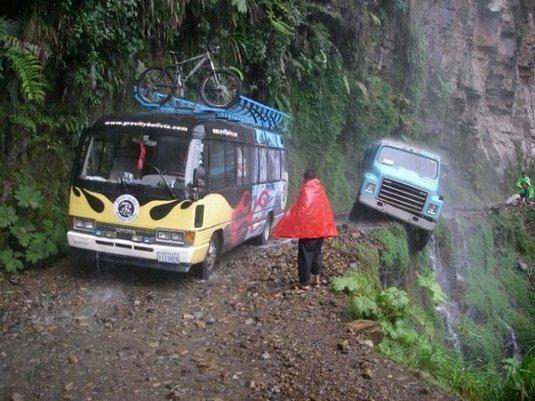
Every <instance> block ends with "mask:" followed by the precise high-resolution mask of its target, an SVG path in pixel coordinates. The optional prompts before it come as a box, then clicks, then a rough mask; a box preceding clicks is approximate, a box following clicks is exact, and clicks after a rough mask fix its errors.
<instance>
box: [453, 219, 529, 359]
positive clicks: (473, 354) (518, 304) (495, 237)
mask: <svg viewBox="0 0 535 401" xmlns="http://www.w3.org/2000/svg"><path fill="white" fill-rule="evenodd" d="M529 227H533V211H531V210H528V211H525V212H514V213H513V212H509V211H502V212H500V213H497V214H494V215H492V216H491V217H490V218H489V219H488V220H487V221H483V222H480V223H479V224H478V225H476V226H475V227H473V228H472V232H471V234H470V241H469V248H470V268H469V270H468V273H467V276H466V282H467V289H466V293H465V295H464V297H463V304H464V307H465V308H466V309H470V310H471V313H470V317H468V316H466V317H465V318H464V319H463V321H462V322H461V325H460V327H461V331H460V333H461V337H462V342H463V344H464V347H465V353H466V355H467V356H468V357H469V358H471V359H472V360H478V361H479V363H482V364H487V363H491V364H494V365H495V366H496V365H498V364H499V363H500V361H501V355H503V338H504V336H506V335H507V330H508V327H507V325H509V326H510V327H512V328H513V329H514V330H515V332H516V333H517V341H518V343H519V345H520V347H521V348H522V349H523V350H528V349H530V348H532V347H533V346H535V295H534V294H533V287H532V285H531V284H530V282H529V274H533V273H532V272H531V273H530V272H529V271H527V272H521V271H520V270H519V269H518V267H517V263H518V260H525V261H526V263H527V265H528V266H531V267H528V269H533V256H534V252H533V247H534V246H535V237H534V236H533V235H532V231H531V232H530V229H529Z"/></svg>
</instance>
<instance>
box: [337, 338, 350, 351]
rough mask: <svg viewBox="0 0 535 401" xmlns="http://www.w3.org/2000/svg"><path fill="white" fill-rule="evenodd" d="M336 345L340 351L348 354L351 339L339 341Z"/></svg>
mask: <svg viewBox="0 0 535 401" xmlns="http://www.w3.org/2000/svg"><path fill="white" fill-rule="evenodd" d="M336 346H337V348H338V351H340V352H341V353H342V354H347V353H348V352H349V341H347V340H344V341H340V342H338V344H336Z"/></svg>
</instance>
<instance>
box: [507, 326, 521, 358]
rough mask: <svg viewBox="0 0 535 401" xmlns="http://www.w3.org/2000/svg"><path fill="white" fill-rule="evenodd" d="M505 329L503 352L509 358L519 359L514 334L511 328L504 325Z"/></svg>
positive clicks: (518, 348)
mask: <svg viewBox="0 0 535 401" xmlns="http://www.w3.org/2000/svg"><path fill="white" fill-rule="evenodd" d="M505 327H506V328H507V335H506V336H505V351H506V353H507V356H508V357H510V358H519V357H520V355H521V354H520V347H519V346H518V343H517V342H516V333H515V331H514V330H513V328H512V327H511V326H509V325H508V324H507V323H505Z"/></svg>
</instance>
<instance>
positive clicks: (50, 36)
mask: <svg viewBox="0 0 535 401" xmlns="http://www.w3.org/2000/svg"><path fill="white" fill-rule="evenodd" d="M407 11H408V5H407V2H406V1H404V0H396V1H395V2H391V1H377V2H372V3H370V4H369V5H361V6H359V7H356V8H355V9H354V12H353V13H352V16H351V18H350V19H347V18H346V16H345V15H343V13H342V11H341V9H340V8H337V6H325V5H322V4H320V3H316V2H311V1H305V0H291V1H284V2H283V1H279V0H232V1H228V2H220V1H213V0H199V1H195V2H192V1H187V0H181V1H171V2H170V1H164V0H149V1H141V0H106V1H97V0H90V1H85V2H83V3H77V2H74V3H73V2H72V1H70V0H59V1H54V2H41V1H37V0H32V1H29V2H27V3H26V4H25V7H18V6H17V4H16V2H15V1H14V0H8V1H7V2H4V3H2V6H0V88H1V89H2V93H4V94H5V96H4V97H3V98H2V100H0V151H1V152H0V153H1V155H0V156H1V157H0V181H1V182H2V190H0V204H1V205H2V207H3V208H4V209H2V212H1V213H4V214H6V213H9V214H10V215H12V214H13V213H12V212H11V209H8V208H10V207H11V208H14V207H16V208H17V210H15V214H16V215H17V217H18V219H19V220H18V222H12V223H10V224H8V225H6V226H5V227H3V228H2V229H1V230H2V232H1V234H0V248H1V249H4V250H5V251H4V252H3V254H2V255H3V257H2V259H0V270H10V271H12V270H13V269H14V266H16V267H17V269H18V268H21V267H22V266H24V265H28V264H30V265H31V264H33V263H41V262H43V261H45V260H46V258H47V255H48V256H51V255H52V254H54V253H56V252H57V251H60V250H61V249H62V246H61V244H62V243H63V241H59V242H57V241H56V240H55V239H53V240H52V239H51V238H52V237H53V236H51V235H49V234H48V233H47V232H46V228H45V226H46V225H48V223H46V224H45V222H46V221H50V222H52V224H53V225H54V226H58V227H59V226H61V227H64V222H65V221H66V219H65V217H66V216H65V209H66V203H67V199H66V194H67V193H68V191H66V189H67V186H68V184H67V183H68V174H69V170H70V163H71V161H72V154H73V149H74V146H75V144H76V142H77V140H78V137H79V135H80V133H81V130H82V129H83V127H85V126H87V125H88V124H90V123H91V122H92V121H93V120H94V119H95V118H96V117H97V116H99V115H102V114H105V113H109V112H113V111H128V110H131V109H133V108H134V105H133V102H132V101H131V100H130V88H131V85H132V83H133V82H134V80H135V78H136V74H137V73H139V71H140V70H142V69H143V68H144V66H146V65H150V64H160V63H162V64H164V63H166V62H168V61H169V60H167V59H166V57H167V55H166V51H167V50H170V49H177V50H181V51H184V52H185V53H186V54H194V53H196V52H197V51H198V48H199V45H201V44H205V43H206V42H207V40H210V41H211V42H217V43H219V44H220V45H221V49H222V51H221V54H220V55H218V62H219V63H220V64H222V65H231V66H235V68H237V69H238V70H239V71H240V72H242V73H243V76H244V80H245V82H244V87H245V91H246V92H247V93H248V94H250V95H251V96H253V97H254V98H256V99H259V100H261V101H265V102H267V103H269V104H273V105H275V106H277V107H279V108H281V109H283V110H285V111H287V112H289V113H290V114H292V117H293V123H294V124H293V129H292V132H291V136H290V137H289V138H288V140H287V143H288V147H289V149H290V160H289V168H290V182H291V187H290V190H291V194H290V197H291V196H292V195H293V194H295V192H296V189H297V186H298V185H299V183H300V181H301V179H300V176H301V174H302V172H303V170H304V169H305V168H307V167H309V166H310V167H315V168H316V169H317V170H318V172H319V174H320V177H321V179H322V180H323V182H324V183H325V186H326V188H327V190H328V192H329V195H330V197H331V200H332V204H333V207H334V208H335V209H336V210H348V209H349V208H350V207H351V204H352V201H353V198H354V194H355V191H356V188H357V185H358V182H357V179H358V174H359V166H358V161H359V160H360V158H361V155H362V153H363V150H364V148H365V147H366V146H367V144H368V143H369V142H370V141H372V140H373V139H375V138H378V137H382V136H389V135H391V134H392V133H393V132H398V131H399V129H400V127H406V126H410V127H412V126H414V125H415V124H416V123H415V119H416V114H415V112H414V111H415V107H414V102H413V101H412V100H411V99H412V95H411V94H410V93H412V92H411V85H412V84H411V82H412V78H411V80H409V81H406V80H404V81H403V84H402V83H401V81H400V82H397V81H396V82H390V83H389V82H387V81H386V80H385V79H384V78H382V77H381V76H380V75H379V73H378V72H377V71H376V70H374V68H373V66H371V65H368V62H367V61H365V60H372V57H368V55H369V54H372V53H373V52H374V46H375V45H376V44H377V38H378V37H379V35H380V30H381V26H382V24H383V22H385V21H387V20H388V19H389V18H391V17H392V16H395V17H396V18H406V17H407V15H408V13H407ZM415 35H416V36H414V35H413V36H410V35H409V36H407V40H409V39H410V40H411V44H410V45H409V46H408V47H407V49H408V52H409V53H407V57H406V58H405V59H404V60H405V61H406V63H408V64H407V68H410V69H411V71H412V72H411V77H413V78H414V77H417V76H418V71H420V70H419V68H420V67H421V64H419V63H420V61H419V60H421V52H422V51H423V50H424V47H423V46H422V45H421V44H422V42H421V40H420V39H421V35H419V34H415ZM418 35H419V36H418ZM411 38H412V39H411ZM412 53H414V54H416V56H417V57H416V58H413V55H411V54H412ZM418 54H419V55H418ZM400 73H401V71H400ZM418 85H419V84H418ZM297 150H298V151H297ZM29 177H32V178H31V179H30V178H29ZM21 186H30V187H31V188H32V189H31V192H33V193H40V194H41V196H42V199H41V202H40V206H39V207H38V208H35V209H32V208H28V207H24V206H18V204H17V203H18V201H17V200H16V199H15V197H14V196H15V195H14V191H16V190H17V188H19V187H21ZM52 205H58V206H59V207H58V208H56V209H54V208H51V207H50V206H52ZM6 210H9V212H7V211H6ZM25 220H31V221H32V222H33V223H34V226H31V227H30V226H25V227H22V226H21V227H20V228H19V222H21V221H25ZM13 230H15V231H17V230H19V231H20V230H26V231H28V232H31V234H32V235H34V240H36V238H37V237H35V235H37V234H39V233H41V234H43V235H44V236H45V237H46V238H47V239H49V240H51V241H53V242H54V244H55V247H52V245H51V244H49V245H47V246H46V248H47V251H46V252H44V251H43V252H40V253H39V255H40V256H39V257H37V256H35V257H32V258H31V260H30V259H29V258H28V257H26V245H25V244H26V240H23V243H22V244H21V243H20V241H19V239H18V238H17V236H15V235H14V234H13V233H12V232H11V231H13ZM54 238H56V237H54ZM57 238H60V237H59V236H58V237H57Z"/></svg>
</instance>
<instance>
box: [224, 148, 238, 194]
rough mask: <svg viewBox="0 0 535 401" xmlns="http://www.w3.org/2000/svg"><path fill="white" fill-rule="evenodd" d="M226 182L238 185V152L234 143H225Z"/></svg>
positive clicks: (230, 184)
mask: <svg viewBox="0 0 535 401" xmlns="http://www.w3.org/2000/svg"><path fill="white" fill-rule="evenodd" d="M225 183H226V185H227V186H234V185H236V152H235V150H234V144H233V143H226V144H225Z"/></svg>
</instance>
